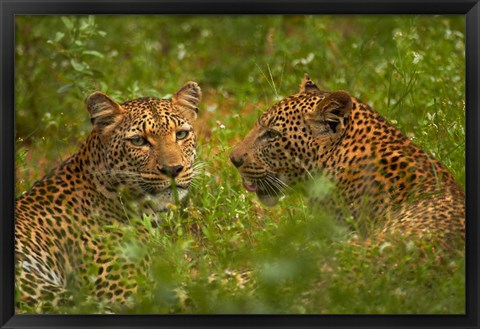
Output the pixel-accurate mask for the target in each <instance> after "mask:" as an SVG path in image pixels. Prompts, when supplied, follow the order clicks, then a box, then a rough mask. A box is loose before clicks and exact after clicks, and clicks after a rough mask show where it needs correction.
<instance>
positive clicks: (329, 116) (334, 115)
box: [305, 91, 353, 133]
mask: <svg viewBox="0 0 480 329" xmlns="http://www.w3.org/2000/svg"><path fill="white" fill-rule="evenodd" d="M352 106H353V104H352V97H351V96H350V94H349V93H347V92H346V91H335V92H333V93H331V94H329V95H327V96H325V98H324V99H323V100H322V101H321V102H320V103H319V104H318V105H317V107H316V109H315V110H314V111H312V112H309V113H307V114H306V115H305V116H306V121H307V123H308V124H309V125H310V126H311V127H312V129H313V130H315V131H317V132H329V133H330V132H334V133H336V132H337V131H338V130H340V129H343V128H345V125H346V120H345V119H346V118H347V117H348V116H349V114H350V111H351V110H352Z"/></svg>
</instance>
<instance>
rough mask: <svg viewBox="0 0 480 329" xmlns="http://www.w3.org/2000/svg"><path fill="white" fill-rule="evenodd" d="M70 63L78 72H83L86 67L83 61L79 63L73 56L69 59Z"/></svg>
mask: <svg viewBox="0 0 480 329" xmlns="http://www.w3.org/2000/svg"><path fill="white" fill-rule="evenodd" d="M70 64H72V67H73V69H74V70H75V71H78V72H83V71H84V70H85V69H86V66H85V63H79V62H77V61H76V60H74V59H73V58H72V59H71V60H70Z"/></svg>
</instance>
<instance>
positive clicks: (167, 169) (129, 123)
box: [15, 82, 201, 312]
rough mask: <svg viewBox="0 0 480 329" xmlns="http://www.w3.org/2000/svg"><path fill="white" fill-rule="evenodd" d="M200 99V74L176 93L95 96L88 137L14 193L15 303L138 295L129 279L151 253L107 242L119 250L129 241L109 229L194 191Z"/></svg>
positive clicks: (36, 306) (35, 305)
mask: <svg viewBox="0 0 480 329" xmlns="http://www.w3.org/2000/svg"><path fill="white" fill-rule="evenodd" d="M200 98H201V90H200V88H199V86H198V85H197V84H196V83H195V82H188V83H187V84H185V85H184V86H183V87H182V88H180V89H179V90H178V91H177V92H176V93H175V94H173V96H172V98H171V100H165V99H159V98H155V97H144V98H139V99H135V100H130V101H127V102H124V103H122V104H119V103H116V102H115V101H114V100H112V99H111V98H110V97H108V96H107V95H105V94H103V93H100V92H95V93H93V94H92V95H90V96H89V97H88V99H87V101H86V105H87V108H88V111H89V113H90V118H91V122H92V125H93V129H92V131H91V133H90V134H89V135H88V137H87V138H86V140H85V142H84V143H83V145H82V146H81V147H80V148H79V149H78V151H77V152H76V153H75V154H73V155H72V156H70V157H69V158H68V159H66V160H65V161H64V162H63V163H62V164H61V165H59V166H58V167H57V168H55V169H54V170H53V171H52V172H50V173H49V174H48V175H46V176H45V177H43V178H42V179H40V180H39V181H37V182H36V183H35V184H34V185H33V186H32V187H31V189H30V190H29V191H27V192H26V193H24V194H23V195H21V196H20V197H19V198H18V199H17V200H16V209H15V252H16V290H17V297H18V298H17V307H18V306H19V305H25V304H26V305H28V307H29V308H30V309H33V310H37V311H39V312H49V311H52V310H54V309H55V307H56V306H58V305H61V304H65V303H66V302H68V300H69V298H71V294H69V291H68V288H69V287H75V288H81V289H83V291H85V290H86V291H88V292H89V293H88V295H89V298H92V296H93V299H94V300H96V301H98V302H101V301H104V302H106V303H108V304H109V305H115V304H119V305H120V304H122V303H125V301H127V300H128V299H129V298H132V296H134V294H135V292H136V289H137V282H135V281H134V280H133V279H132V278H135V277H136V276H137V275H138V273H139V272H140V273H141V272H144V271H145V268H146V266H147V264H146V262H147V260H146V259H140V260H136V261H134V260H132V259H129V257H128V255H126V254H124V253H122V252H119V249H110V248H107V247H105V243H109V245H110V246H112V245H114V244H112V240H114V241H115V240H118V243H119V244H118V246H119V248H121V246H122V244H121V243H128V242H129V241H124V240H123V239H124V238H125V237H124V236H122V234H121V230H118V231H115V230H113V232H115V233H114V234H112V232H111V231H112V230H111V228H112V227H122V226H128V225H130V224H131V218H132V217H135V216H137V217H139V216H140V215H141V214H145V213H146V214H148V215H150V216H152V218H153V217H155V216H156V214H158V212H162V211H164V210H165V209H166V208H167V206H168V205H169V204H170V203H175V202H176V201H178V200H181V199H183V198H184V197H185V196H186V195H187V192H188V189H189V186H190V184H191V182H192V177H193V175H194V161H195V158H196V151H195V147H196V136H195V132H194V130H193V127H192V124H193V122H194V121H195V119H196V117H197V112H198V107H197V106H198V103H199V101H200ZM144 233H145V234H147V233H148V232H146V231H145V232H144ZM125 239H126V238H125ZM107 240H108V241H107ZM87 269H88V271H87ZM92 269H93V271H92Z"/></svg>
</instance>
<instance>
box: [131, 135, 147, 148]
mask: <svg viewBox="0 0 480 329" xmlns="http://www.w3.org/2000/svg"><path fill="white" fill-rule="evenodd" d="M130 143H132V144H133V145H135V146H145V145H147V144H148V142H147V140H146V139H145V138H144V137H142V136H134V137H132V138H130Z"/></svg>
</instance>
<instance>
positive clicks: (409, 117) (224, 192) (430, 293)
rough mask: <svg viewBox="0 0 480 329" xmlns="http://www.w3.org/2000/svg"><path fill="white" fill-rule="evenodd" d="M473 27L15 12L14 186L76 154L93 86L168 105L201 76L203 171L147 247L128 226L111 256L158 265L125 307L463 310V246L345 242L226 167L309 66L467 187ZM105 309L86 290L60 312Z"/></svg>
mask: <svg viewBox="0 0 480 329" xmlns="http://www.w3.org/2000/svg"><path fill="white" fill-rule="evenodd" d="M464 28H465V21H464V17H463V16H454V15H453V16H452V15H450V16H398V15H397V16H108V15H102V16H88V17H87V16H66V17H60V16H19V17H17V19H16V49H15V54H16V58H15V60H16V62H15V74H16V75H15V90H16V94H15V102H16V109H15V113H16V139H17V145H16V146H17V147H16V149H17V162H16V182H17V184H16V191H17V195H19V194H20V193H22V192H23V191H25V190H27V189H28V188H29V187H30V186H31V185H32V184H33V183H34V181H35V180H37V179H39V178H41V177H42V176H43V175H44V174H46V173H47V172H48V171H49V170H51V169H52V168H53V167H54V166H56V165H58V164H60V163H61V162H62V161H63V160H64V159H66V157H67V156H68V155H69V154H72V153H73V152H74V151H75V150H76V149H77V148H78V146H79V144H80V143H81V142H82V140H83V139H84V138H85V137H86V135H87V134H88V133H89V131H90V123H89V118H88V113H87V111H86V108H85V105H84V100H85V98H86V97H87V96H88V95H89V94H90V93H91V92H93V91H94V90H101V91H103V92H105V93H107V94H108V95H110V96H111V97H113V98H114V99H115V100H117V101H119V102H122V101H125V100H129V99H133V98H137V97H141V96H157V97H166V98H168V97H170V95H171V93H173V92H174V91H176V90H177V89H178V88H179V87H180V86H181V85H182V84H183V83H184V82H186V81H188V80H194V81H197V82H198V83H199V84H200V86H201V88H202V90H203V92H204V97H203V101H202V103H201V109H200V115H199V121H198V122H197V124H196V131H197V135H198V136H199V140H198V155H199V156H198V157H199V162H201V163H202V164H203V165H202V166H201V167H202V169H201V170H199V173H198V175H197V178H196V180H195V186H194V188H193V190H192V191H191V193H190V197H189V199H188V201H187V202H186V203H185V204H183V205H177V207H172V212H170V213H169V214H166V215H164V220H163V221H162V223H161V224H160V226H159V227H158V228H156V229H152V232H154V234H152V237H151V239H150V240H149V241H139V240H138V239H135V231H134V229H133V228H132V230H131V231H130V232H129V234H131V237H132V239H131V241H132V243H131V244H130V245H129V246H128V247H127V248H125V247H124V248H119V249H118V250H119V252H129V253H130V254H133V255H135V254H137V253H149V254H150V256H151V257H152V259H153V263H152V266H151V271H150V272H149V277H148V278H147V279H145V280H144V279H141V278H139V283H140V295H139V296H138V297H137V298H136V299H135V300H133V301H132V305H133V306H132V307H131V309H129V310H128V312H131V313H321V314H366V313H368V314H372V313H373V314H379V313H380V314H385V313H395V314H402V313H417V314H430V313H464V312H465V282H464V281H465V279H464V278H465V275H464V271H465V268H464V267H465V264H464V259H463V255H462V254H459V255H453V256H448V257H446V256H444V255H442V254H441V252H439V251H436V250H435V249H433V248H428V246H420V247H419V246H418V245H417V244H416V243H415V242H414V241H396V242H395V243H394V242H389V241H386V242H385V243H384V244H383V245H381V246H379V247H377V248H370V249H367V248H362V247H359V246H356V245H355V244H351V243H348V242H347V241H352V240H355V239H361V237H358V234H357V233H358V232H355V231H352V230H350V229H349V228H346V227H345V226H343V224H341V223H338V222H336V221H334V220H333V219H331V218H328V216H326V215H324V214H321V213H320V214H319V213H311V212H310V211H309V209H308V207H307V205H306V204H305V201H304V199H303V197H302V196H301V195H290V196H287V197H286V198H285V199H284V200H283V201H282V202H281V203H280V204H279V205H278V206H276V207H274V208H265V207H264V206H262V205H261V204H259V202H258V201H257V200H256V198H255V196H254V195H251V194H248V193H247V192H246V191H245V190H243V188H242V186H241V181H240V177H239V175H238V173H237V172H236V170H235V168H234V167H233V166H232V165H231V164H230V163H229V160H228V155H229V153H230V151H231V149H232V147H233V146H234V145H235V143H237V142H238V141H240V140H241V139H242V137H243V136H245V134H246V133H247V131H248V130H249V129H250V127H251V126H252V125H253V123H254V122H255V121H256V119H257V118H258V116H259V115H260V114H261V113H262V112H263V111H264V110H266V109H268V108H269V107H270V106H271V105H273V104H274V103H275V102H276V101H278V100H280V99H281V98H283V97H285V96H288V95H290V94H293V93H295V92H296V91H297V90H298V85H299V83H300V81H301V79H302V77H303V74H304V72H308V73H309V74H310V76H311V77H312V79H313V80H314V81H317V82H319V84H320V85H321V86H322V87H323V88H324V89H327V90H336V89H343V90H347V91H349V92H350V93H351V94H352V95H354V96H357V97H359V98H361V99H362V100H363V101H365V102H368V103H369V104H370V105H371V106H372V107H373V108H375V109H377V110H378V111H379V112H380V113H381V114H382V115H384V116H385V117H386V118H387V119H389V120H390V121H391V122H392V123H393V124H395V125H396V126H397V127H399V128H400V129H401V130H402V131H403V132H405V133H406V134H407V135H408V136H409V137H410V138H411V139H413V140H414V141H415V143H416V144H417V145H419V146H421V147H422V148H424V149H426V150H428V151H429V152H430V153H431V154H433V155H434V156H435V157H436V158H438V159H439V160H440V161H442V162H443V163H444V164H445V165H446V166H447V167H448V168H449V169H450V170H451V172H452V173H453V175H454V176H455V178H456V179H457V180H458V181H459V182H460V183H461V184H462V185H464V181H465V170H464V168H465V155H464V150H465V137H464V136H465V122H464V120H465V97H464V95H465V84H464V79H465V66H464V65H465V56H464V54H465V42H464ZM143 220H144V222H145V225H149V221H148V218H144V219H143ZM135 241H137V242H135ZM111 248H118V246H111ZM79 296H81V294H79ZM24 311H25V312H33V310H29V309H28V308H25V310H24ZM106 311H108V305H105V304H101V303H100V304H99V303H95V302H92V301H89V300H88V299H87V300H86V301H84V300H80V297H79V300H78V304H77V305H76V306H75V307H70V308H59V309H58V310H56V312H60V313H63V312H66V313H98V312H100V313H101V312H106Z"/></svg>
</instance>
